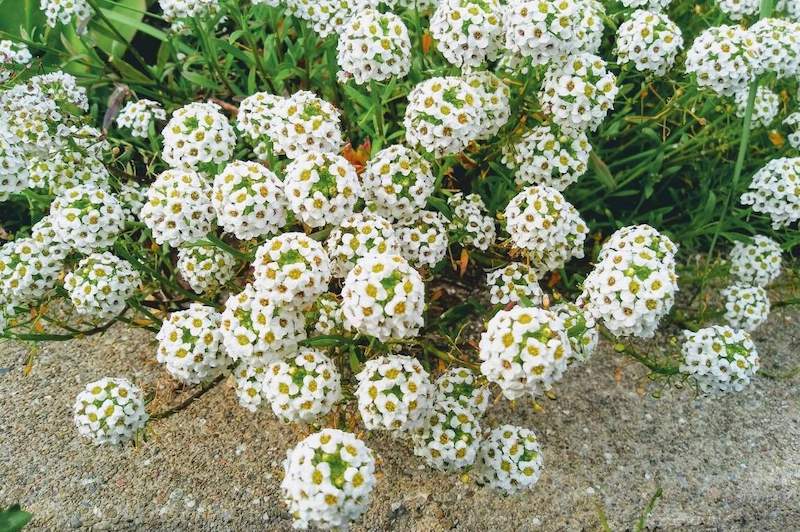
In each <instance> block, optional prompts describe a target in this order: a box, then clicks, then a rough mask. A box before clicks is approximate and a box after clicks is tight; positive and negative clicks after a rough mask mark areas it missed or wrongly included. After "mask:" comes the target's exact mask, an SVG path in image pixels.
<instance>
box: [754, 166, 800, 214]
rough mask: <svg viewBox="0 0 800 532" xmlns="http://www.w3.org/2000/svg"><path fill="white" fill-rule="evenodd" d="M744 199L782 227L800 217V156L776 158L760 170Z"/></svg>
mask: <svg viewBox="0 0 800 532" xmlns="http://www.w3.org/2000/svg"><path fill="white" fill-rule="evenodd" d="M749 188H750V190H749V191H747V192H745V193H744V194H742V198H741V202H742V204H744V205H752V207H753V211H755V212H759V213H763V214H766V215H767V216H769V217H770V218H771V219H772V227H773V228H775V229H780V228H781V227H785V226H787V225H790V224H792V223H794V222H796V221H797V220H800V157H794V158H782V159H773V160H771V161H770V162H768V163H767V165H766V166H765V167H764V168H762V169H761V170H759V171H758V172H756V175H754V176H753V180H752V181H751V183H750V187H749Z"/></svg>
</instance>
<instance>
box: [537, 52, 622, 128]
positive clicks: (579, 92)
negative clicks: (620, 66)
mask: <svg viewBox="0 0 800 532" xmlns="http://www.w3.org/2000/svg"><path fill="white" fill-rule="evenodd" d="M617 92H619V87H617V78H616V76H614V74H612V73H611V72H609V71H608V70H606V62H605V61H604V60H603V59H601V58H600V57H598V56H596V55H593V54H587V53H581V54H577V55H575V56H572V57H570V58H569V59H568V60H567V61H566V62H564V63H563V64H560V63H559V64H553V65H551V66H550V67H549V68H548V69H547V73H546V74H545V79H544V83H543V84H542V90H541V94H540V99H541V103H542V109H543V110H544V111H545V113H547V114H549V115H550V116H551V118H552V120H553V122H555V123H556V124H558V125H560V126H561V127H562V128H564V129H570V128H571V129H577V130H590V131H594V130H595V129H597V127H598V126H599V125H600V124H601V123H602V122H603V119H605V117H606V114H608V111H609V110H610V109H612V108H613V107H614V98H615V97H616V95H617Z"/></svg>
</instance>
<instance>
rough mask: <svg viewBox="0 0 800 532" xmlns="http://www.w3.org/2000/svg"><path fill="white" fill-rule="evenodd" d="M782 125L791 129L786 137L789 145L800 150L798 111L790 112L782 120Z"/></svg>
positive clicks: (799, 115)
mask: <svg viewBox="0 0 800 532" xmlns="http://www.w3.org/2000/svg"><path fill="white" fill-rule="evenodd" d="M783 125H784V126H786V127H788V128H789V130H790V131H791V132H790V133H789V135H788V137H787V140H788V141H789V146H791V147H792V148H794V149H796V150H800V112H797V113H792V114H790V115H789V116H787V117H786V118H785V119H784V120H783Z"/></svg>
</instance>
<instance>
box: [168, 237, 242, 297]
mask: <svg viewBox="0 0 800 532" xmlns="http://www.w3.org/2000/svg"><path fill="white" fill-rule="evenodd" d="M177 266H178V273H180V274H181V277H183V280H184V281H186V282H187V283H188V284H189V287H190V288H191V289H192V290H194V292H195V293H197V294H214V293H216V292H217V291H218V290H219V289H220V288H221V287H223V286H224V285H225V284H226V283H227V282H228V281H230V280H231V279H233V277H234V275H236V259H235V258H234V257H233V255H231V254H230V253H228V252H227V251H224V250H221V249H219V248H218V247H216V246H210V245H209V246H206V245H192V246H189V247H185V248H181V249H179V250H178V264H177Z"/></svg>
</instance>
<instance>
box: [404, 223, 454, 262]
mask: <svg viewBox="0 0 800 532" xmlns="http://www.w3.org/2000/svg"><path fill="white" fill-rule="evenodd" d="M447 224H448V221H447V218H445V217H444V215H443V214H442V213H440V212H436V211H420V212H418V213H417V214H415V215H413V216H412V217H410V218H407V219H405V220H403V221H402V222H401V224H400V225H397V226H395V234H396V236H397V241H398V243H399V245H400V254H401V255H402V256H403V257H405V259H406V260H407V261H408V262H409V263H410V264H412V265H413V266H415V267H417V268H419V267H422V266H427V267H428V268H433V267H435V266H436V265H437V264H439V261H441V260H442V259H443V258H444V257H445V255H447V246H448V243H449V241H448V238H447Z"/></svg>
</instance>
